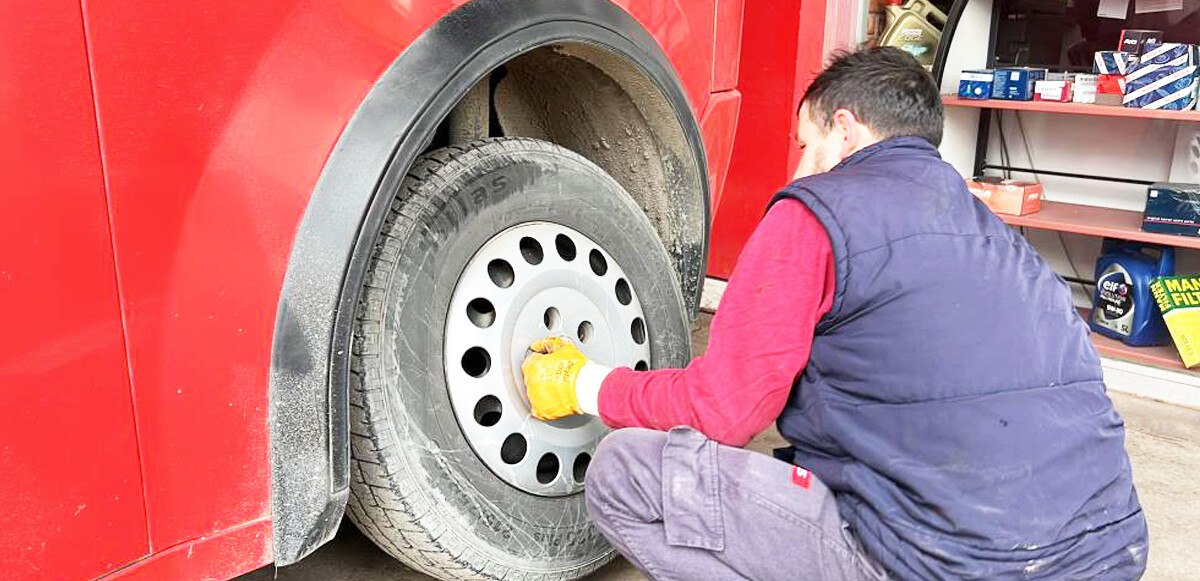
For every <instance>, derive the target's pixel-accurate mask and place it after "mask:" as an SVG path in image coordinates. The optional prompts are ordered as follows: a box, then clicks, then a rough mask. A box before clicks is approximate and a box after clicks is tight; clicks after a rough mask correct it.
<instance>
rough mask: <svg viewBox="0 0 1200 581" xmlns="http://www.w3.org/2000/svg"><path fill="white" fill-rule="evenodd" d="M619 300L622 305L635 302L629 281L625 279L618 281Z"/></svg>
mask: <svg viewBox="0 0 1200 581" xmlns="http://www.w3.org/2000/svg"><path fill="white" fill-rule="evenodd" d="M616 290H617V300H618V301H620V303H621V304H622V305H628V304H629V303H631V302H633V291H632V290H631V289H630V288H629V283H628V282H626V281H625V279H623V278H622V279H620V280H618V281H617V289H616Z"/></svg>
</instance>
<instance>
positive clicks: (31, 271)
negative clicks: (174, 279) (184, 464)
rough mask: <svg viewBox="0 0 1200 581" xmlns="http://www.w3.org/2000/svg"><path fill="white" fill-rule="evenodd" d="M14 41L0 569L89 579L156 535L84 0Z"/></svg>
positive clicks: (1, 77)
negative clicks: (143, 468)
mask: <svg viewBox="0 0 1200 581" xmlns="http://www.w3.org/2000/svg"><path fill="white" fill-rule="evenodd" d="M0 55H5V56H0V59H2V61H3V63H4V66H3V68H0V127H2V128H3V138H0V167H3V168H4V173H5V183H4V186H3V187H2V188H0V241H2V243H0V320H3V321H4V323H3V324H4V329H3V331H2V332H0V353H3V359H0V393H3V396H4V397H3V402H4V403H3V407H2V408H0V500H3V502H4V505H5V506H4V507H3V508H2V509H0V579H6V580H9V581H41V580H46V581H60V580H62V579H90V578H93V577H96V576H97V575H100V574H101V573H104V572H105V571H107V570H110V569H112V568H114V567H117V566H120V565H123V564H125V563H127V562H129V561H132V560H134V559H137V558H139V557H142V556H144V555H146V554H148V553H149V550H150V547H149V543H148V540H147V534H146V516H145V511H144V507H143V504H142V481H141V473H140V469H139V466H138V449H137V440H136V432H135V429H134V411H133V407H132V405H133V404H132V398H131V395H130V390H129V376H128V370H127V366H126V360H125V343H124V340H123V338H122V321H121V309H120V304H119V301H118V289H117V280H116V278H115V277H114V274H113V272H114V271H113V256H112V245H111V242H110V237H109V223H108V211H107V208H106V204H107V202H106V200H105V195H104V174H103V171H102V168H101V164H100V148H99V142H98V140H97V138H96V119H95V116H94V114H93V110H92V98H91V86H90V80H89V73H88V61H87V53H86V51H85V47H84V34H83V22H82V18H81V16H80V13H79V6H78V5H77V4H74V3H71V2H65V3H64V2H58V3H48V4H46V5H44V6H39V7H38V9H37V10H31V11H30V12H29V14H26V15H25V16H24V17H22V18H12V17H10V16H9V14H7V13H3V14H0ZM8 55H24V56H25V58H20V59H12V58H8Z"/></svg>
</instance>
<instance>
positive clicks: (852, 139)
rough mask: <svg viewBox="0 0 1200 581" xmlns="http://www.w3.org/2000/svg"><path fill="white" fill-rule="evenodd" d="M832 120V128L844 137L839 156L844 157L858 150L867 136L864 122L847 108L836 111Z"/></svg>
mask: <svg viewBox="0 0 1200 581" xmlns="http://www.w3.org/2000/svg"><path fill="white" fill-rule="evenodd" d="M832 121H833V123H832V125H833V127H832V129H835V130H837V135H838V136H839V137H841V138H842V143H841V151H839V152H838V157H839V158H843V159H844V158H846V157H848V156H849V155H850V154H851V153H854V152H855V151H858V149H859V145H860V144H862V142H863V140H864V139H865V137H866V136H865V135H863V134H862V124H860V123H859V122H858V118H857V117H855V116H854V113H851V112H850V111H849V110H847V109H838V110H837V111H834V112H833V119H832Z"/></svg>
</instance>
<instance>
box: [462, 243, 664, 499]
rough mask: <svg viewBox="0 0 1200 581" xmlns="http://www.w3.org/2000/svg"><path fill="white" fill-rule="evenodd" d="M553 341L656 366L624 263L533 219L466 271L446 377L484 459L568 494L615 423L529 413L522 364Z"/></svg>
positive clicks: (517, 480)
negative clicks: (538, 345)
mask: <svg viewBox="0 0 1200 581" xmlns="http://www.w3.org/2000/svg"><path fill="white" fill-rule="evenodd" d="M547 335H565V336H567V337H569V338H570V339H571V341H573V342H574V343H575V344H576V345H577V346H578V347H579V348H580V350H582V351H583V353H584V354H585V355H587V357H588V359H590V360H592V361H595V362H597V363H601V364H603V365H608V366H613V367H616V366H629V367H633V368H636V369H646V368H647V367H648V366H649V363H650V341H649V338H648V334H647V330H646V318H645V316H644V314H643V312H642V305H641V302H639V301H638V297H637V295H636V294H635V293H634V292H633V287H632V286H631V285H630V284H629V279H628V277H627V276H626V275H625V272H624V271H623V270H622V269H621V266H620V265H619V264H617V261H616V260H614V259H613V258H612V256H610V255H609V254H608V253H607V252H605V251H604V249H603V248H600V246H599V245H597V244H596V243H595V242H594V241H592V240H591V239H590V238H588V237H587V236H585V235H583V234H582V233H580V232H579V231H577V230H574V229H572V228H568V227H566V226H561V225H558V224H551V223H547V222H530V223H526V224H521V225H518V226H514V227H512V228H509V229H508V230H505V231H503V232H501V233H499V234H497V235H496V236H494V237H492V239H491V240H488V241H487V243H485V244H484V245H483V247H482V248H480V249H479V251H478V252H477V253H476V254H475V256H474V257H473V258H472V259H471V262H470V263H468V264H467V267H466V269H465V270H464V271H463V274H462V277H461V278H460V279H459V281H458V284H457V285H456V287H455V289H454V295H453V297H452V298H451V301H450V312H449V314H448V316H447V317H446V333H445V349H444V353H445V368H446V382H447V385H448V387H449V390H450V402H451V405H452V406H453V408H454V414H455V416H456V417H457V418H458V423H459V425H460V426H461V427H462V430H463V433H464V434H465V436H466V438H467V441H468V442H470V444H471V448H472V449H473V450H474V451H475V454H476V455H478V456H479V458H480V459H481V460H483V462H484V464H486V465H487V466H488V467H489V468H490V469H491V470H492V471H493V472H495V473H496V475H497V476H499V477H500V478H501V479H503V480H504V481H506V482H508V483H509V484H511V485H513V486H515V487H517V488H519V489H521V490H524V491H526V492H530V493H533V494H538V495H542V496H564V495H568V494H572V493H575V492H578V491H579V490H581V489H582V488H583V481H584V475H585V473H586V471H587V465H588V462H589V461H590V460H591V454H592V451H593V450H595V448H596V444H598V443H599V441H600V438H601V437H603V436H604V434H605V432H606V431H607V428H605V426H604V424H603V423H601V422H600V420H599V419H598V418H595V417H593V416H587V415H581V416H572V417H567V418H563V419H561V420H556V421H553V422H543V421H540V420H537V419H535V418H533V417H532V416H531V415H530V414H529V402H528V400H527V399H526V396H525V385H524V381H523V379H522V376H521V362H522V361H523V360H524V359H525V355H526V353H527V352H528V347H529V344H530V343H532V342H533V341H535V340H537V339H540V338H542V337H545V336H547Z"/></svg>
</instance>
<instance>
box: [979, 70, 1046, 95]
mask: <svg viewBox="0 0 1200 581" xmlns="http://www.w3.org/2000/svg"><path fill="white" fill-rule="evenodd" d="M1045 78H1046V69H1033V68H1028V67H1019V68H1010V69H996V70H995V72H994V73H993V75H992V98H993V99H1008V100H1010V101H1032V100H1033V85H1034V83H1036V82H1038V81H1040V80H1042V79H1045Z"/></svg>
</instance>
